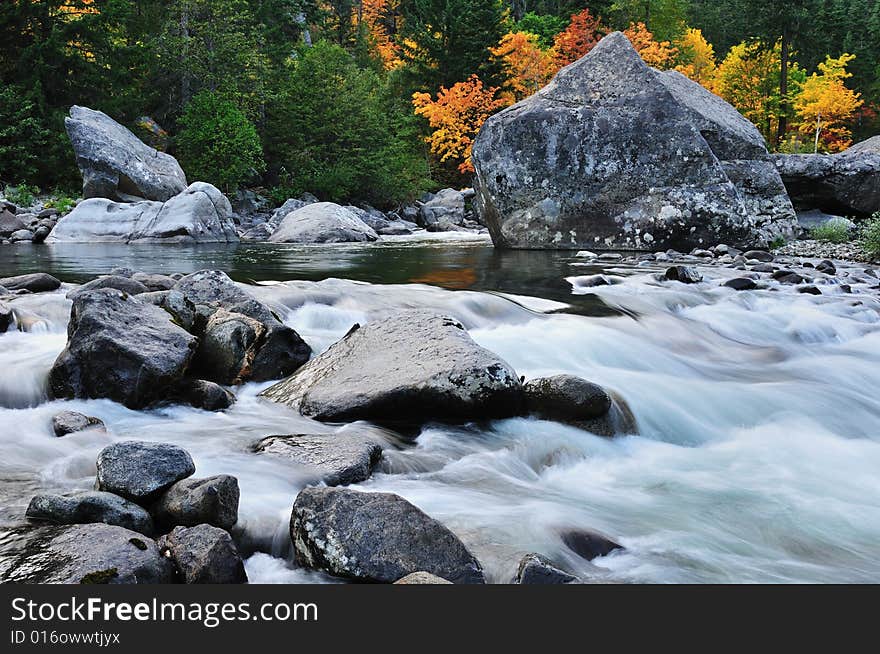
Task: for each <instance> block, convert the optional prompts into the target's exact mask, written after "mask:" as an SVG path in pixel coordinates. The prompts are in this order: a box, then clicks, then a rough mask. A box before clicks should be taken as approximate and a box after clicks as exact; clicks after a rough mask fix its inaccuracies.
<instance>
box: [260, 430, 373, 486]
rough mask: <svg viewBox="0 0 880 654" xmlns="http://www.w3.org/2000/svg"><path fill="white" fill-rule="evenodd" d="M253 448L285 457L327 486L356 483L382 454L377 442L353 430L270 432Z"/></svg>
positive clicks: (364, 476) (364, 477)
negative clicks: (319, 432) (280, 433)
mask: <svg viewBox="0 0 880 654" xmlns="http://www.w3.org/2000/svg"><path fill="white" fill-rule="evenodd" d="M254 449H255V451H256V452H258V453H261V454H271V455H273V456H276V457H281V458H284V459H287V460H289V461H290V462H292V463H294V464H296V465H297V466H301V467H302V468H303V469H304V471H305V472H306V473H307V474H311V475H314V476H315V478H316V479H320V480H321V481H323V482H324V483H325V484H327V485H328V486H339V485H345V484H356V483H357V482H359V481H364V480H366V479H369V477H370V474H371V473H372V471H373V467H374V466H375V465H376V464H377V463H378V462H379V459H380V458H381V457H382V446H381V445H380V444H379V442H378V441H377V440H376V439H375V438H373V437H372V436H370V435H369V434H367V433H363V434H359V433H357V431H356V430H351V431H340V432H338V433H335V434H292V435H290V436H269V437H267V438H264V439H263V440H261V441H260V442H259V443H258V444H257V446H256V447H255V448H254Z"/></svg>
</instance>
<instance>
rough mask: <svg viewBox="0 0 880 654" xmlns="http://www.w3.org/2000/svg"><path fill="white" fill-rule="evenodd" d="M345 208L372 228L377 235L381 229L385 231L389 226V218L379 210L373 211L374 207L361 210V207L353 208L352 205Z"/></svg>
mask: <svg viewBox="0 0 880 654" xmlns="http://www.w3.org/2000/svg"><path fill="white" fill-rule="evenodd" d="M343 208H344V209H347V210H348V211H350V212H352V213H353V214H354V215H355V216H357V217H358V218H360V219H361V220H362V221H363V222H364V224H366V225H368V226H370V227H371V228H372V229H373V231H375V232H377V233H378V232H379V230H380V229H384V228H385V227H387V226H388V218H386V217H385V214H384V213H382V212H381V211H379V210H378V209H373V208H372V207H370V208H369V209H361V208H360V207H353V206H351V205H346V206H345V207H343Z"/></svg>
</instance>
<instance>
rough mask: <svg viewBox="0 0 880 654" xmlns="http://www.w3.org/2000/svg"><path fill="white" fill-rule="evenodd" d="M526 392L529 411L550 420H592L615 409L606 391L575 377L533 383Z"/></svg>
mask: <svg viewBox="0 0 880 654" xmlns="http://www.w3.org/2000/svg"><path fill="white" fill-rule="evenodd" d="M523 388H524V390H525V396H526V409H527V410H528V411H529V412H530V413H533V414H536V415H538V416H540V417H542V418H545V419H548V420H561V421H564V422H571V421H578V420H590V419H592V418H600V417H602V416H604V415H605V414H607V413H608V411H609V410H610V409H611V396H610V395H608V393H607V392H605V389H604V388H602V387H601V386H599V385H597V384H593V383H592V382H588V381H587V380H585V379H581V378H580V377H575V376H574V375H556V376H554V377H542V378H540V379H533V380H531V381H529V382H526V384H525V385H524V387H523Z"/></svg>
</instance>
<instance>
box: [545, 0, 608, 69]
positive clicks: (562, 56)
mask: <svg viewBox="0 0 880 654" xmlns="http://www.w3.org/2000/svg"><path fill="white" fill-rule="evenodd" d="M606 32H607V30H606V29H605V27H604V26H603V25H602V20H601V19H600V18H597V17H595V16H593V14H591V13H590V10H589V9H584V10H583V11H581V12H579V13H577V14H572V16H571V22H569V24H568V27H566V28H565V29H564V30H562V31H561V32H560V33H559V34H557V35H556V38H555V39H554V40H553V54H554V57H555V59H556V65H557V66H558V67H560V68H561V67H562V66H567V65H568V64H570V63H572V62H573V61H577V60H578V59H580V58H581V57H583V56H584V55H585V54H587V53H588V52H589V51H590V50H592V49H593V48H594V47H595V45H596V44H597V43H598V42H599V41H600V40H601V39H602V37H603V36H605V33H606Z"/></svg>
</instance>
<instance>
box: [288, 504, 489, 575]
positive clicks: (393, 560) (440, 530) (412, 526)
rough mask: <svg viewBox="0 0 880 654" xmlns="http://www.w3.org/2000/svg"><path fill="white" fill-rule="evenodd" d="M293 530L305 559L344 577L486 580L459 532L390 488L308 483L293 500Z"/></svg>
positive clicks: (299, 557) (297, 548)
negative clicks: (413, 575)
mask: <svg viewBox="0 0 880 654" xmlns="http://www.w3.org/2000/svg"><path fill="white" fill-rule="evenodd" d="M290 535H291V538H292V540H293V545H294V550H295V552H296V558H297V560H298V561H299V562H300V563H301V564H303V565H307V566H309V567H312V568H319V569H322V570H325V571H326V572H329V573H330V574H333V575H337V576H340V577H349V578H352V579H358V580H361V581H372V582H379V583H393V582H395V581H397V580H398V579H401V578H402V577H405V576H406V575H408V574H411V573H413V572H429V573H431V574H433V575H436V576H438V577H441V578H443V579H447V580H449V581H451V582H452V583H456V584H482V583H484V579H483V571H482V568H481V567H480V564H479V562H478V561H477V560H476V559H475V558H474V557H473V555H472V554H471V553H470V552H469V551H468V550H467V548H465V546H464V545H463V544H462V542H461V541H460V540H459V539H458V537H456V536H455V534H453V533H452V532H451V531H449V530H448V529H447V528H446V527H444V526H443V525H442V524H440V523H439V522H437V521H436V520H434V519H433V518H430V517H429V516H427V515H425V514H424V513H423V512H422V511H421V510H419V509H418V508H416V507H415V506H413V505H412V504H410V503H409V502H407V501H406V500H405V499H403V498H402V497H399V496H397V495H393V494H391V493H362V492H359V491H354V490H350V489H346V488H316V487H308V488H305V489H303V490H302V491H300V493H299V495H297V497H296V501H295V502H294V504H293V511H292V514H291V517H290Z"/></svg>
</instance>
